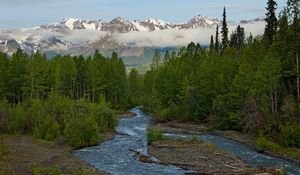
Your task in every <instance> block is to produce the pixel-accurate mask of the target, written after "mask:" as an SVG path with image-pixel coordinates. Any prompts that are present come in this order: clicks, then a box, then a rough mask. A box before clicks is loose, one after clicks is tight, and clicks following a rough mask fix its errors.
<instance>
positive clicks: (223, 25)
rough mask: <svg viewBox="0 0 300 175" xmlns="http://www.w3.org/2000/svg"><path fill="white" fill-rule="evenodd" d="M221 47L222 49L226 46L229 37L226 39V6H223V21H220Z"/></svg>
mask: <svg viewBox="0 0 300 175" xmlns="http://www.w3.org/2000/svg"><path fill="white" fill-rule="evenodd" d="M221 33H222V48H223V50H224V49H226V48H227V47H228V44H229V39H228V27H227V20H226V8H225V7H224V11H223V21H222V31H221Z"/></svg>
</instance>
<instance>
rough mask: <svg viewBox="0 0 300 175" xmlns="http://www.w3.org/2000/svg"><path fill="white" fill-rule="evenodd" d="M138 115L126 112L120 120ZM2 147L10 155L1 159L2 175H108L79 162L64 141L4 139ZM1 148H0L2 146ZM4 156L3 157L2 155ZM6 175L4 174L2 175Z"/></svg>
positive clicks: (105, 136)
mask: <svg viewBox="0 0 300 175" xmlns="http://www.w3.org/2000/svg"><path fill="white" fill-rule="evenodd" d="M134 115H135V114H133V113H131V112H126V113H125V114H123V115H120V116H119V117H120V118H130V117H133V116H134ZM114 137H115V132H106V133H101V142H100V143H103V142H105V141H107V140H111V139H113V138H114ZM0 138H1V143H0V144H1V145H3V146H4V145H5V146H4V147H5V149H6V150H7V153H8V154H7V155H5V156H3V157H0V175H2V174H3V175H7V174H9V175H31V174H34V173H33V172H35V173H37V174H42V173H41V172H49V171H55V172H62V173H64V174H71V175H82V174H89V175H106V174H107V173H105V172H103V171H99V170H98V169H96V168H94V167H93V166H92V165H89V164H87V163H86V162H84V161H82V160H80V159H77V158H76V157H74V156H73V155H72V154H71V153H72V151H74V148H73V147H71V146H70V145H69V144H68V143H67V141H66V140H65V139H64V138H59V139H57V140H56V141H54V142H46V141H41V140H36V139H34V138H33V137H32V136H31V135H19V136H15V135H3V134H2V135H0ZM1 145H0V146H1ZM0 156H1V154H0ZM1 173H2V174H1Z"/></svg>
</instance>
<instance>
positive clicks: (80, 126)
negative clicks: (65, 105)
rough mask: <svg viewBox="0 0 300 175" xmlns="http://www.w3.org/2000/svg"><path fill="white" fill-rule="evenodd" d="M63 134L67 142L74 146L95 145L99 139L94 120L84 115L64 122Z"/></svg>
mask: <svg viewBox="0 0 300 175" xmlns="http://www.w3.org/2000/svg"><path fill="white" fill-rule="evenodd" d="M65 136H66V138H67V140H68V143H69V144H70V145H71V146H73V147H76V148H80V147H85V146H92V145H96V144H98V143H99V141H100V133H99V129H98V126H97V123H96V121H95V120H94V119H92V118H90V117H85V116H80V117H75V118H72V119H70V120H69V121H68V122H67V123H66V129H65Z"/></svg>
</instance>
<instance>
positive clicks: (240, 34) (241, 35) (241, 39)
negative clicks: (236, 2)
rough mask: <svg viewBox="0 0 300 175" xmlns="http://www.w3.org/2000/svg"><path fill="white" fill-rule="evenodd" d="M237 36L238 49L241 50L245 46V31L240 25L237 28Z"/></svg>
mask: <svg viewBox="0 0 300 175" xmlns="http://www.w3.org/2000/svg"><path fill="white" fill-rule="evenodd" d="M236 34H237V49H239V50H240V49H241V48H242V47H244V44H245V29H244V28H243V27H241V26H240V25H238V27H237V28H236Z"/></svg>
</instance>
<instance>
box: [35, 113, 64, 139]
mask: <svg viewBox="0 0 300 175" xmlns="http://www.w3.org/2000/svg"><path fill="white" fill-rule="evenodd" d="M59 134H60V130H59V124H58V123H57V122H56V121H55V120H54V119H53V118H52V117H51V116H46V117H45V118H43V119H41V121H39V124H37V126H36V127H35V128H34V129H33V136H34V137H35V138H37V139H43V140H47V141H53V140H54V139H56V138H57V137H58V136H59Z"/></svg>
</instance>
